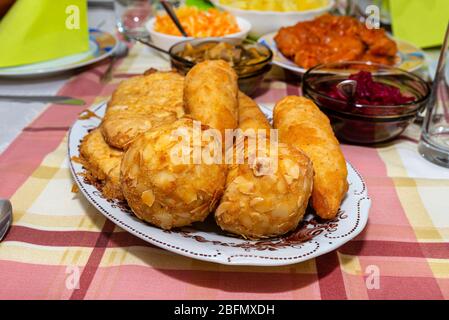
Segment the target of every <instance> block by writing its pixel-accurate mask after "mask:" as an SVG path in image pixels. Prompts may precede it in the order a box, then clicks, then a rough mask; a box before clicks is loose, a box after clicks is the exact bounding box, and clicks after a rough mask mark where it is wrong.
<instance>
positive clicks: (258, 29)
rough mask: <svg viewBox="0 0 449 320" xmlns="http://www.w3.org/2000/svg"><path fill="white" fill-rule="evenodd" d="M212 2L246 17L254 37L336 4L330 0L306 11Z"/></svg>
mask: <svg viewBox="0 0 449 320" xmlns="http://www.w3.org/2000/svg"><path fill="white" fill-rule="evenodd" d="M211 2H212V3H213V4H214V5H215V6H216V7H217V8H219V9H221V10H224V11H227V12H230V13H231V14H232V15H234V16H235V17H238V18H244V19H246V20H247V21H249V22H250V23H251V25H252V28H251V31H250V35H251V36H252V37H256V38H258V37H260V36H262V35H264V34H267V33H269V32H273V31H276V30H279V29H280V28H281V27H287V26H292V25H294V24H296V23H297V22H300V21H307V20H312V19H313V18H315V17H317V16H320V15H322V14H324V13H326V12H329V11H330V10H331V9H332V7H333V6H334V4H335V1H334V0H329V1H328V4H327V6H324V7H322V8H318V9H314V10H305V11H289V12H276V11H258V10H242V9H238V8H233V7H230V6H225V5H222V4H221V3H220V1H219V0H211Z"/></svg>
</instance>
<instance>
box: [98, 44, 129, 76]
mask: <svg viewBox="0 0 449 320" xmlns="http://www.w3.org/2000/svg"><path fill="white" fill-rule="evenodd" d="M126 55H128V46H127V45H126V44H124V43H123V42H122V41H119V43H118V46H117V49H116V50H115V52H114V53H113V54H112V56H111V59H110V62H109V66H108V68H107V69H106V71H105V72H104V73H103V75H102V76H101V78H100V81H101V83H105V82H109V81H111V79H112V68H113V67H114V63H115V62H116V61H117V59H119V58H122V57H125V56H126Z"/></svg>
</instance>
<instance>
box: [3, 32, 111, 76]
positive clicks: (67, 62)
mask: <svg viewBox="0 0 449 320" xmlns="http://www.w3.org/2000/svg"><path fill="white" fill-rule="evenodd" d="M117 45H118V40H117V39H116V38H115V36H113V35H112V34H110V33H107V32H104V31H100V30H97V29H89V50H88V51H86V52H83V53H78V54H74V55H70V56H67V57H62V58H58V59H53V60H49V61H45V62H39V63H32V64H27V65H23V66H17V67H7V68H0V77H9V78H12V77H14V78H26V77H36V76H48V75H52V74H56V73H60V72H65V71H68V70H72V69H77V68H80V67H84V66H87V65H90V64H94V63H95V62H98V61H100V60H103V59H105V58H107V57H109V56H110V55H111V54H112V53H113V52H114V51H115V50H116V49H117Z"/></svg>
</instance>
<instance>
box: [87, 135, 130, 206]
mask: <svg viewBox="0 0 449 320" xmlns="http://www.w3.org/2000/svg"><path fill="white" fill-rule="evenodd" d="M79 151H80V160H81V163H82V165H83V166H84V168H85V169H86V175H85V177H86V179H88V180H89V181H90V182H91V183H93V184H95V185H96V186H97V187H99V189H100V190H101V191H102V193H103V195H104V196H105V197H106V198H108V199H119V200H122V199H123V193H122V190H121V187H120V163H121V162H122V157H123V152H122V151H120V150H117V149H114V148H111V147H110V146H109V145H108V144H107V143H106V142H105V141H104V139H103V136H102V134H101V131H100V129H99V128H96V129H94V130H92V131H91V132H90V133H89V134H87V135H86V136H85V137H84V138H83V140H82V141H81V144H80V147H79Z"/></svg>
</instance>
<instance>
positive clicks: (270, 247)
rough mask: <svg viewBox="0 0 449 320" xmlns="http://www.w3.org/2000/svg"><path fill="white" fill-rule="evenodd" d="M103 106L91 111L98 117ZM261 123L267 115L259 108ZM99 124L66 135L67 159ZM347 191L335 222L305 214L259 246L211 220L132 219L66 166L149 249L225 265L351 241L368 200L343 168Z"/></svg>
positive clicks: (273, 262)
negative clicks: (291, 228) (166, 223)
mask: <svg viewBox="0 0 449 320" xmlns="http://www.w3.org/2000/svg"><path fill="white" fill-rule="evenodd" d="M105 109H106V102H103V103H101V104H99V105H96V106H94V107H93V108H91V110H92V111H94V112H95V113H96V114H97V115H98V116H100V117H102V116H103V115H104V112H105ZM262 110H263V111H264V113H265V114H266V115H267V117H269V118H270V117H271V110H270V109H268V108H262ZM99 123H100V119H98V118H90V119H85V120H77V121H76V122H75V123H74V125H73V126H72V128H71V130H70V132H69V141H68V155H69V159H71V158H72V157H77V156H79V152H78V147H79V144H80V140H81V139H82V138H83V137H84V136H85V135H86V134H87V132H88V130H89V129H92V128H95V127H97V126H98V125H99ZM347 166H348V172H349V175H348V181H349V191H348V193H347V196H346V199H345V200H344V201H343V203H342V206H341V209H340V212H339V214H338V216H337V217H336V218H335V219H333V220H330V221H325V222H323V221H319V220H317V219H316V218H315V216H314V215H313V214H311V213H308V214H307V215H306V220H305V223H304V224H303V225H302V227H300V228H298V229H297V230H296V231H295V232H293V233H292V234H290V235H288V236H285V237H280V238H275V239H266V240H261V241H249V240H244V239H240V238H235V237H231V236H228V235H226V234H225V233H223V232H222V231H221V230H220V229H219V228H218V227H217V226H216V225H215V222H214V219H213V215H212V214H211V215H210V217H209V219H208V220H207V221H205V222H203V223H197V224H196V225H195V226H193V227H189V228H182V229H180V230H172V231H164V230H161V229H158V228H156V227H153V226H151V225H149V224H147V223H145V222H143V221H141V220H139V219H137V218H136V217H135V216H134V215H133V214H132V213H131V212H130V211H128V210H129V209H128V210H127V209H126V208H124V207H123V205H122V204H120V203H117V202H111V201H108V200H106V199H104V198H103V197H102V195H101V193H100V192H99V191H98V190H97V189H96V188H95V187H94V186H92V185H90V184H87V183H85V182H84V181H83V178H82V176H80V174H81V173H82V172H83V168H82V166H81V165H80V164H79V163H77V162H74V161H71V160H70V169H71V171H72V175H73V177H74V179H75V181H76V183H77V184H78V187H79V189H80V190H81V192H82V193H83V194H84V196H85V197H86V198H87V200H88V201H89V202H90V203H91V204H92V205H94V206H95V207H96V208H97V209H98V210H99V211H100V212H101V213H102V214H103V215H105V216H106V217H107V218H108V219H109V220H111V221H112V222H114V223H115V224H116V225H118V226H119V227H120V228H122V229H124V230H126V231H128V232H130V233H131V234H133V235H135V236H136V237H139V238H141V239H143V240H144V241H147V242H149V243H151V244H153V245H155V246H158V247H161V248H163V249H166V250H169V251H172V252H175V253H178V254H181V255H184V256H187V257H191V258H194V259H199V260H204V261H210V262H215V263H221V264H228V265H251V266H280V265H288V264H293V263H298V262H301V261H305V260H308V259H312V258H314V257H317V256H320V255H323V254H325V253H327V252H330V251H332V250H335V249H337V248H338V247H340V246H341V245H343V244H345V243H346V242H348V241H349V240H351V239H353V238H354V237H355V236H357V235H358V234H359V233H360V232H362V230H363V229H364V227H365V226H366V224H367V221H368V212H369V208H370V206H371V200H370V198H369V196H368V190H367V187H366V184H365V182H364V181H363V179H362V177H361V176H360V174H359V173H358V172H357V171H356V170H355V169H354V168H353V167H352V165H350V164H349V163H348V165H347Z"/></svg>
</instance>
